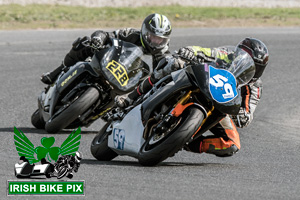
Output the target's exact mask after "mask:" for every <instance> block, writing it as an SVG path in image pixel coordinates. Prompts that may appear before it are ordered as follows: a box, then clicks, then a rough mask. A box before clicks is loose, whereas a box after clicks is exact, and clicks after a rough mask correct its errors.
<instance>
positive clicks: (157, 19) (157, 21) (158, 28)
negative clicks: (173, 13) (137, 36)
mask: <svg viewBox="0 0 300 200" xmlns="http://www.w3.org/2000/svg"><path fill="white" fill-rule="evenodd" d="M171 32H172V27H171V22H170V21H169V20H168V18H167V17H166V16H164V15H161V14H157V13H155V14H151V15H149V16H148V17H146V18H145V20H144V22H143V24H142V29H141V42H142V45H143V47H144V48H145V49H146V50H147V51H149V52H150V53H151V54H154V53H157V52H159V51H160V50H162V49H163V48H165V47H166V46H167V45H168V43H169V40H170V35H171Z"/></svg>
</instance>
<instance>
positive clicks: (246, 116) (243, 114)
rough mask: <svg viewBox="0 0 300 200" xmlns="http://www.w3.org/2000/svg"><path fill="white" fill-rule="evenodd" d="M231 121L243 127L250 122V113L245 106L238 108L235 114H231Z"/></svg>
mask: <svg viewBox="0 0 300 200" xmlns="http://www.w3.org/2000/svg"><path fill="white" fill-rule="evenodd" d="M231 118H232V120H233V122H234V123H235V124H236V126H237V127H239V128H244V127H246V126H248V125H249V124H250V122H251V121H252V115H251V113H248V112H247V111H246V109H245V108H242V107H241V108H240V111H239V113H238V114H237V115H235V116H231Z"/></svg>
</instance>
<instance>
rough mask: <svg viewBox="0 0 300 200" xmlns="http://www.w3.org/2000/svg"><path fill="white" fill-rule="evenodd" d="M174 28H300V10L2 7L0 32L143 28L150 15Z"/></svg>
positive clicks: (176, 7)
mask: <svg viewBox="0 0 300 200" xmlns="http://www.w3.org/2000/svg"><path fill="white" fill-rule="evenodd" d="M154 12H156V13H161V14H164V15H166V16H167V17H168V18H169V19H170V21H171V22H172V26H173V27H240V26H245V27H246V26H248V27H253V26H256V27H257V26H300V8H215V7H182V6H177V5H175V6H164V7H137V8H128V7H126V8H112V7H102V8H87V7H73V6H61V5H36V4H32V5H27V6H21V5H15V4H10V5H1V6H0V23H1V25H0V29H1V30H9V29H13V30H14V29H39V28H41V29H49V28H113V27H120V28H121V27H140V26H141V23H142V21H143V19H144V18H145V17H146V16H147V15H149V14H151V13H154Z"/></svg>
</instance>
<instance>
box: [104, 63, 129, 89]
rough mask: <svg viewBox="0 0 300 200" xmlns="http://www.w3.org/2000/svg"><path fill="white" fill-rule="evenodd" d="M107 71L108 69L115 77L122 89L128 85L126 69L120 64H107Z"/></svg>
mask: <svg viewBox="0 0 300 200" xmlns="http://www.w3.org/2000/svg"><path fill="white" fill-rule="evenodd" d="M106 69H108V70H109V71H110V73H112V75H114V77H115V78H116V79H117V81H118V82H119V83H120V85H121V86H122V87H123V86H126V85H127V83H128V80H129V78H128V75H127V72H126V69H125V67H123V66H122V65H121V64H120V63H118V62H116V61H115V60H112V61H111V62H109V63H108V64H107V66H106Z"/></svg>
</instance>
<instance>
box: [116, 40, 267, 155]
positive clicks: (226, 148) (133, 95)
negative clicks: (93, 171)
mask: <svg viewBox="0 0 300 200" xmlns="http://www.w3.org/2000/svg"><path fill="white" fill-rule="evenodd" d="M237 47H239V48H241V49H243V50H245V51H246V52H247V53H248V54H249V55H250V56H251V57H252V59H253V60H254V63H255V67H256V72H255V75H254V77H253V79H252V80H251V81H250V82H249V83H248V84H247V85H245V86H243V87H242V88H241V94H242V97H243V101H242V106H241V108H240V111H239V113H238V115H236V116H229V115H227V116H226V117H224V118H223V119H222V120H221V121H220V122H219V123H218V124H217V125H215V126H214V127H213V128H211V129H210V131H211V132H212V133H213V134H214V135H212V136H201V137H199V138H197V139H196V140H194V141H192V142H191V143H189V145H187V146H186V147H185V149H186V150H189V151H192V152H196V153H203V152H205V153H210V154H215V155H216V156H220V157H225V156H232V155H233V154H234V153H236V152H237V151H238V150H239V149H240V147H241V146H240V138H239V133H238V131H237V129H236V126H238V127H239V128H243V127H246V126H247V125H249V124H250V122H251V121H252V119H253V113H254V111H255V109H256V106H257V104H258V102H259V100H260V98H261V91H262V81H261V79H260V77H261V75H262V73H263V71H264V69H265V67H266V66H267V64H268V59H269V53H268V49H267V47H266V45H265V44H264V43H263V42H261V41H260V40H258V39H255V38H245V39H244V40H242V41H241V42H240V43H239V44H238V45H237ZM233 52H234V47H219V48H203V47H200V46H188V47H183V48H180V49H179V51H178V54H179V55H180V56H181V57H182V58H186V59H187V60H193V61H195V62H216V63H220V62H222V63H224V64H226V63H230V62H231V61H232V60H233V58H232V56H233ZM182 67H183V63H182V61H181V60H180V59H174V58H169V57H168V58H166V59H165V64H163V66H162V67H160V64H159V66H158V67H157V69H156V70H155V71H154V73H153V74H152V75H151V76H150V77H149V78H148V79H146V80H144V81H143V82H142V83H141V84H140V85H139V86H138V87H137V89H136V90H134V91H132V92H130V93H128V94H125V95H121V96H117V97H116V98H115V102H116V104H117V105H118V106H119V107H126V106H128V105H130V104H131V103H132V102H133V101H134V100H135V99H137V98H138V96H139V95H142V94H145V93H147V92H148V91H149V90H150V89H151V88H152V85H153V84H154V83H156V82H157V81H158V80H159V79H160V78H162V77H163V76H165V75H167V74H170V73H171V72H172V71H174V70H177V69H180V68H182ZM160 68H161V69H160Z"/></svg>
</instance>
